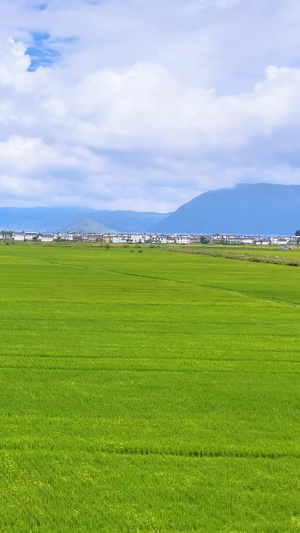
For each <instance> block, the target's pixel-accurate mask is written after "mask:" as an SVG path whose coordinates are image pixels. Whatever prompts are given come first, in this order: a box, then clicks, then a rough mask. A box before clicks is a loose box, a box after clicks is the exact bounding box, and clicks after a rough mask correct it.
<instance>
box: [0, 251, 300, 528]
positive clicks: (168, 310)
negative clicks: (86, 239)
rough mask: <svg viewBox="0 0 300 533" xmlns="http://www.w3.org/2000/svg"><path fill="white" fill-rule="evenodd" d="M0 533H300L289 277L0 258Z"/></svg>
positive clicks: (153, 258) (215, 265)
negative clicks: (191, 532)
mask: <svg viewBox="0 0 300 533" xmlns="http://www.w3.org/2000/svg"><path fill="white" fill-rule="evenodd" d="M0 269H1V294H0V300H1V305H0V316H1V320H0V329H1V331H0V335H1V358H0V365H1V374H0V375H1V378H0V379H1V402H0V425H1V426H0V427H1V431H0V440H1V461H0V475H1V489H0V490H1V492H0V495H1V506H0V524H1V527H0V529H1V531H4V532H18V533H23V532H24V533H25V532H28V531H31V532H35V531H38V532H43V533H44V532H52V531H62V532H68V531H70V532H71V531H72V532H73V531H80V532H98V531H101V532H102V531H103V532H105V533H106V532H107V533H108V532H109V533H115V532H163V533H166V532H178V533H179V532H182V533H184V532H190V531H196V532H203V533H214V532H219V531H224V532H226V533H233V532H235V533H248V532H249V533H250V532H257V533H258V532H259V533H265V532H269V533H275V532H278V533H279V532H280V533H282V532H292V531H299V529H300V506H299V492H298V487H299V480H298V472H299V458H300V443H299V407H300V406H299V398H300V393H299V353H300V344H299V340H300V333H299V311H300V269H299V268H296V267H287V266H281V265H273V264H264V263H253V262H249V261H240V260H236V261H229V260H227V259H223V258H220V257H210V256H204V255H201V256H200V255H197V254H187V253H180V252H176V253H175V252H172V251H170V250H163V249H162V250H161V249H155V248H138V247H132V248H130V247H124V248H123V247H115V248H112V247H111V248H109V249H106V247H97V246H95V247H89V246H69V247H64V246H41V245H29V246H23V245H10V246H0Z"/></svg>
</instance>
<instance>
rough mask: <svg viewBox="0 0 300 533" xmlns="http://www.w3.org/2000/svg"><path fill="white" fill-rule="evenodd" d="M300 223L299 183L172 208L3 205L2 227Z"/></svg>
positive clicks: (282, 228) (255, 227) (249, 227)
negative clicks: (169, 210) (156, 210)
mask: <svg viewBox="0 0 300 533" xmlns="http://www.w3.org/2000/svg"><path fill="white" fill-rule="evenodd" d="M299 228H300V185H273V184H266V183H260V184H240V185H237V186H236V187H234V188H232V189H219V190H215V191H209V192H205V193H203V194H200V195H199V196H197V197H196V198H194V199H193V200H191V201H190V202H188V203H187V204H185V205H182V206H181V207H179V208H178V209H177V210H176V211H174V212H173V213H166V214H161V213H144V212H136V211H107V210H95V209H84V208H80V207H35V208H11V207H6V208H0V229H4V230H5V229H6V230H9V229H10V230H14V231H24V230H26V231H40V232H54V231H69V232H72V231H78V232H91V233H114V232H120V233H124V232H132V233H142V232H157V233H204V234H205V233H207V234H211V233H234V234H260V235H272V234H273V235H275V234H278V235H291V234H294V233H295V231H296V230H297V229H299Z"/></svg>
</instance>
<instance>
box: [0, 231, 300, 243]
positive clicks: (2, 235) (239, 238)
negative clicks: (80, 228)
mask: <svg viewBox="0 0 300 533" xmlns="http://www.w3.org/2000/svg"><path fill="white" fill-rule="evenodd" d="M0 239H4V240H8V241H9V240H13V241H41V242H52V241H60V240H61V241H73V242H99V243H115V244H127V243H128V244H129V243H132V244H143V243H150V244H196V243H202V242H204V243H205V242H211V243H214V244H219V243H220V244H248V245H249V244H251V245H257V246H268V245H280V246H289V245H293V244H297V237H295V236H271V237H268V238H266V237H262V236H260V235H233V234H232V235H228V234H221V233H218V234H213V235H194V234H184V235H181V234H170V235H163V234H158V233H118V234H109V233H106V234H96V233H78V232H73V233H61V232H57V233H39V232H28V231H25V232H24V231H23V232H13V231H9V232H5V231H1V232H0Z"/></svg>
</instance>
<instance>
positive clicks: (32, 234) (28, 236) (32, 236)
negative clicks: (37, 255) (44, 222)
mask: <svg viewBox="0 0 300 533" xmlns="http://www.w3.org/2000/svg"><path fill="white" fill-rule="evenodd" d="M38 236H39V234H38V233H37V232H36V231H26V232H25V233H24V237H25V239H24V240H25V241H36V240H37V238H38Z"/></svg>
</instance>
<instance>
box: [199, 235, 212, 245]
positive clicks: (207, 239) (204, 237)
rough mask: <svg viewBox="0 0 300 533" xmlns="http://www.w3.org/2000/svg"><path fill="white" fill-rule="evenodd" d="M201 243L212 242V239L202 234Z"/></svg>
mask: <svg viewBox="0 0 300 533" xmlns="http://www.w3.org/2000/svg"><path fill="white" fill-rule="evenodd" d="M200 243H201V244H209V243H210V240H209V238H208V237H206V236H205V235H201V237H200Z"/></svg>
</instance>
